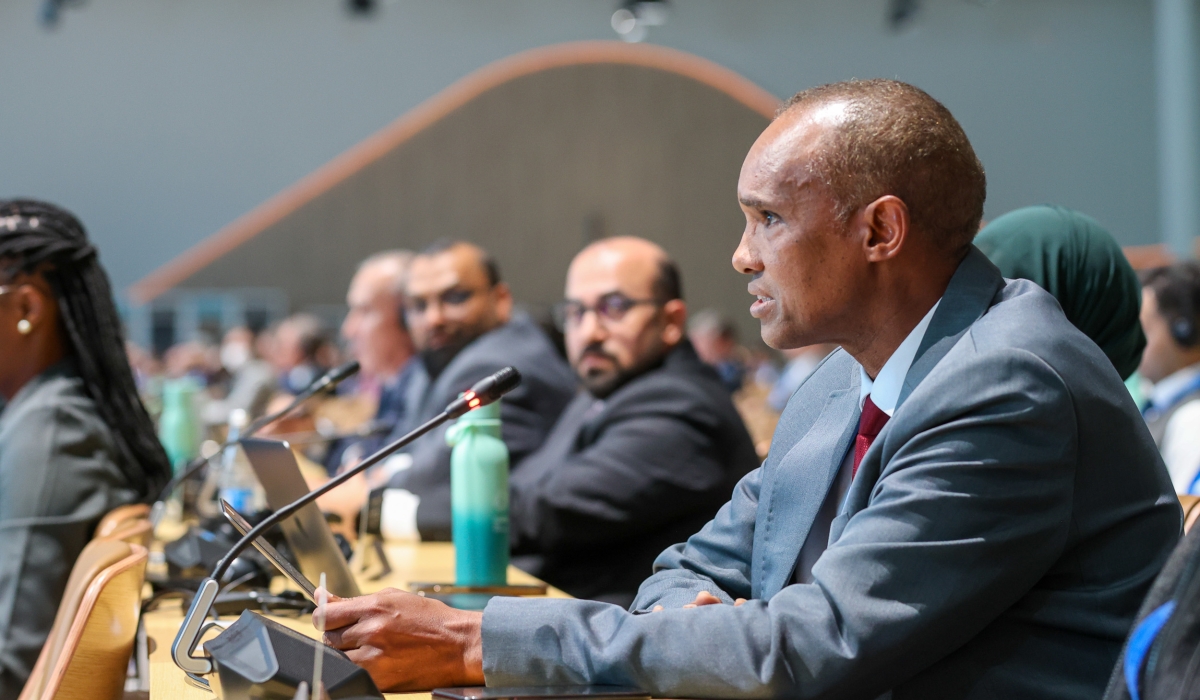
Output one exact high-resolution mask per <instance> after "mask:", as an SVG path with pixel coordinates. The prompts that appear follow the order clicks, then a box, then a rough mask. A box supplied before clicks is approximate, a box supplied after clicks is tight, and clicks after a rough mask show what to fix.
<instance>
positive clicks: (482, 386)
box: [171, 367, 521, 675]
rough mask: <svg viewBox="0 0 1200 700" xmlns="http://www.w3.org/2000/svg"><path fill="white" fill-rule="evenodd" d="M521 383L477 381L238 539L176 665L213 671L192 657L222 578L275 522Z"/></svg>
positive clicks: (195, 604) (193, 616)
mask: <svg viewBox="0 0 1200 700" xmlns="http://www.w3.org/2000/svg"><path fill="white" fill-rule="evenodd" d="M520 383H521V373H520V372H518V371H517V369H516V368H515V367H505V368H504V369H502V370H500V371H499V372H496V373H495V374H493V375H491V376H489V377H486V378H484V379H482V380H480V381H478V382H476V383H475V385H474V386H472V387H471V388H470V389H469V390H468V391H467V392H466V393H465V394H463V395H462V396H460V397H459V398H457V399H455V400H454V401H451V402H450V404H449V405H448V406H446V408H445V410H443V411H442V412H441V413H439V414H438V415H436V416H434V417H433V418H431V419H429V420H428V421H426V422H425V423H423V424H422V425H420V426H418V427H417V428H416V429H414V430H413V431H411V432H409V433H408V434H407V435H405V436H403V437H401V438H399V439H398V440H396V441H394V442H392V443H390V444H388V445H386V446H384V447H383V448H382V449H380V450H379V451H377V452H376V453H375V454H373V455H371V456H370V457H367V458H366V459H364V460H363V461H361V462H359V463H358V464H357V465H355V466H354V467H353V468H352V469H348V470H347V471H345V472H343V473H341V474H339V475H338V476H336V477H334V478H332V479H330V480H329V481H327V482H325V483H324V484H322V485H321V486H320V487H318V488H316V489H313V490H312V491H309V492H308V493H307V494H305V495H304V496H302V497H300V498H298V499H296V500H295V501H293V502H292V503H289V504H288V505H286V506H284V507H283V508H280V509H279V510H277V511H275V512H274V513H272V514H271V515H270V516H269V517H267V518H266V519H265V520H263V521H262V522H260V523H259V524H258V525H255V526H254V527H253V528H251V529H250V530H249V531H248V532H247V533H246V534H245V536H243V537H242V539H240V540H238V541H237V544H235V545H233V547H231V548H230V549H229V552H228V553H226V554H225V556H224V557H223V558H222V559H221V561H219V562H217V565H216V567H214V568H213V572H212V575H211V576H209V577H208V578H206V579H204V581H203V582H201V584H200V589H199V590H198V591H197V592H196V595H195V597H194V598H192V605H191V608H189V609H188V613H187V615H186V616H185V617H184V620H183V625H182V626H181V627H180V628H179V634H177V635H176V636H175V642H174V643H173V644H172V645H171V658H172V660H174V662H175V665H176V666H178V667H179V668H181V669H183V670H184V671H186V672H187V673H189V674H196V675H204V674H207V673H211V672H212V670H213V663H212V659H210V658H208V657H203V656H202V657H196V656H192V652H194V651H195V648H196V643H197V642H198V641H199V639H200V635H201V633H202V624H203V622H204V619H205V618H206V617H207V616H208V612H209V609H210V608H211V607H212V603H213V600H215V599H216V597H217V592H218V590H219V588H220V583H219V581H220V580H221V577H222V576H224V575H225V572H226V571H227V570H228V569H229V565H230V564H231V563H233V560H234V559H236V558H237V557H238V555H239V554H241V553H242V551H243V550H245V549H246V547H248V546H250V543H252V542H254V540H256V539H258V537H259V536H260V535H262V534H263V533H264V532H266V531H267V530H269V529H271V528H272V527H274V526H275V525H277V524H279V523H280V522H282V521H284V520H286V519H287V518H290V517H291V516H292V515H295V513H296V512H297V511H299V510H300V509H301V508H303V507H304V506H306V505H308V504H309V503H312V502H313V501H315V500H317V499H318V498H320V497H321V496H323V495H325V494H326V493H329V492H330V491H332V490H333V489H335V488H337V487H338V486H341V485H342V484H344V483H346V482H347V481H349V480H350V479H352V478H353V477H354V476H355V475H356V474H360V473H362V472H363V471H365V470H367V469H369V468H371V467H372V466H374V465H376V464H378V463H379V462H381V461H383V460H384V459H386V458H387V457H388V456H390V455H391V454H392V453H393V452H395V451H396V450H398V449H400V448H402V447H404V446H406V445H408V444H409V443H411V442H412V441H413V440H416V439H417V438H419V437H421V436H422V435H424V434H426V433H428V432H429V431H431V430H433V429H434V428H436V427H438V426H439V425H441V424H443V423H445V422H446V421H448V420H451V419H452V418H458V417H459V416H461V415H463V414H464V413H466V412H468V411H473V410H475V409H476V408H479V407H481V406H486V405H488V404H490V403H492V402H494V401H495V400H496V399H498V398H500V397H501V396H503V395H504V394H506V393H508V392H510V391H512V390H513V389H515V388H516V387H517V386H518V385H519V384H520Z"/></svg>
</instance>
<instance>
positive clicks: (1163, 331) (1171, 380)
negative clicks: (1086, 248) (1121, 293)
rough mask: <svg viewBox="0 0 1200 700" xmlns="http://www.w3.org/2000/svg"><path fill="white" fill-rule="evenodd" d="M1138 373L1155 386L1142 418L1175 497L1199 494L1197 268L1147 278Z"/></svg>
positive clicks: (1183, 266) (1186, 265)
mask: <svg viewBox="0 0 1200 700" xmlns="http://www.w3.org/2000/svg"><path fill="white" fill-rule="evenodd" d="M1142 282H1143V285H1144V288H1143V290H1142V327H1143V328H1145V330H1146V340H1147V343H1146V352H1145V354H1144V355H1143V356H1142V364H1141V367H1140V368H1139V371H1140V372H1141V374H1142V376H1143V377H1144V378H1145V379H1147V380H1149V381H1150V382H1153V383H1154V387H1153V389H1152V390H1151V391H1150V394H1149V396H1150V401H1149V403H1148V404H1147V406H1146V408H1145V410H1144V411H1143V414H1144V415H1145V417H1146V423H1147V425H1149V426H1150V433H1151V435H1153V436H1154V441H1155V442H1156V443H1158V447H1159V449H1160V450H1161V451H1162V455H1163V460H1164V461H1165V462H1166V463H1167V471H1169V472H1170V474H1171V482H1172V483H1173V484H1174V486H1175V491H1176V492H1178V493H1190V494H1200V330H1198V327H1200V263H1196V262H1194V261H1191V262H1182V263H1177V264H1175V265H1171V266H1169V267H1162V268H1157V269H1154V270H1150V271H1149V272H1147V273H1145V275H1144V276H1143V279H1142Z"/></svg>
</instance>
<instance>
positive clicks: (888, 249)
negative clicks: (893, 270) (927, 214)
mask: <svg viewBox="0 0 1200 700" xmlns="http://www.w3.org/2000/svg"><path fill="white" fill-rule="evenodd" d="M859 216H860V217H861V219H860V223H861V225H862V226H864V227H866V229H867V236H866V240H865V241H864V246H865V250H866V253H867V260H868V261H869V262H882V261H884V260H890V259H891V258H894V257H896V255H898V254H899V253H900V251H901V249H903V248H904V244H905V243H906V242H907V240H908V232H909V216H908V205H906V204H905V203H904V200H902V199H900V198H899V197H897V196H895V195H890V194H888V195H884V196H882V197H880V198H879V199H876V200H875V201H874V202H871V203H870V204H868V205H867V206H865V207H863V209H862V211H861V212H860V213H859Z"/></svg>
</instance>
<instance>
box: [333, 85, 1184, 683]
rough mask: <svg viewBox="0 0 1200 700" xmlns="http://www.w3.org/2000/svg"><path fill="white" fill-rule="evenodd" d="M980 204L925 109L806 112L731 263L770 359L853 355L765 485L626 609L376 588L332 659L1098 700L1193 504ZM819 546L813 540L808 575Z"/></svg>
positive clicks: (973, 168)
mask: <svg viewBox="0 0 1200 700" xmlns="http://www.w3.org/2000/svg"><path fill="white" fill-rule="evenodd" d="M984 191H985V185H984V173H983V168H982V166H981V165H980V163H979V161H978V160H977V158H976V157H975V154H974V151H973V149H972V148H971V144H970V143H969V142H968V140H967V138H966V135H965V134H964V133H963V131H962V129H961V127H960V126H959V125H958V123H957V122H956V121H955V119H954V117H953V116H952V115H951V114H950V113H949V112H948V111H947V110H946V108H945V107H943V106H942V105H941V104H939V103H938V102H937V101H935V100H934V99H933V98H931V97H930V96H929V95H927V94H925V93H924V92H922V91H920V90H918V89H917V88H914V87H912V86H910V85H905V84H903V83H899V82H896V81H890V80H871V81H852V82H847V83H837V84H833V85H827V86H822V87H817V88H813V89H811V90H807V91H805V92H802V93H800V94H799V95H797V96H796V97H794V98H793V99H792V100H791V101H790V102H789V103H788V104H787V105H786V106H785V109H784V110H783V111H782V113H781V114H780V115H779V117H778V118H777V119H776V120H775V121H774V122H773V123H772V124H771V125H770V126H768V127H767V129H766V131H765V132H764V133H763V134H762V136H760V137H759V139H758V141H757V142H756V143H755V144H754V146H753V147H752V148H751V150H750V153H749V155H748V156H747V157H746V161H745V164H744V165H743V166H742V172H741V176H740V179H739V182H738V198H739V200H740V201H741V205H742V209H743V211H744V213H745V216H746V228H745V231H744V232H743V234H742V240H741V244H740V245H739V246H738V248H737V251H736V252H735V253H734V266H735V267H736V268H737V269H738V270H739V271H741V272H743V273H745V274H747V275H749V276H751V278H752V279H751V281H750V283H749V285H748V290H749V292H750V293H751V294H753V295H756V297H757V299H756V300H755V301H754V303H753V304H752V305H751V307H750V311H751V314H752V315H754V316H755V317H756V318H758V319H759V321H760V324H761V329H762V335H763V339H764V340H765V341H766V342H767V343H768V344H770V345H772V346H774V347H777V348H792V347H801V346H804V345H812V344H815V343H836V344H838V345H840V346H841V348H842V349H841V350H838V351H836V352H834V353H833V354H832V355H830V356H829V358H828V359H826V360H825V361H824V362H823V363H822V364H821V366H820V367H819V368H817V369H816V370H815V371H814V372H813V374H812V375H811V376H810V377H809V378H808V379H807V380H806V381H805V382H804V383H803V384H802V385H801V386H800V388H799V389H798V390H797V392H796V393H795V395H794V396H793V397H792V399H791V401H790V402H789V403H788V405H787V408H786V409H785V410H784V412H783V416H782V418H781V419H780V423H779V428H778V430H777V431H776V433H775V439H774V441H773V443H772V445H771V451H770V455H769V456H768V457H767V459H766V461H765V462H764V464H763V466H762V467H761V468H759V469H757V470H755V471H754V472H751V473H750V474H749V475H747V476H746V477H745V478H744V479H743V480H742V481H741V482H740V483H739V484H738V486H737V487H736V488H735V489H734V492H733V498H732V500H731V501H730V502H729V503H727V504H726V505H725V506H723V507H722V508H721V510H720V512H718V513H717V516H716V517H715V518H714V519H713V520H712V521H711V522H709V523H708V524H707V525H705V526H704V528H703V529H701V530H700V532H699V533H698V534H695V535H693V536H692V537H691V538H690V539H689V540H688V541H687V542H685V543H682V544H679V545H676V546H674V547H672V548H670V549H668V550H667V551H665V552H664V553H663V554H662V555H661V556H660V557H659V559H658V561H657V562H655V568H656V573H655V574H654V575H653V576H651V577H650V578H649V579H647V580H646V582H645V583H643V584H642V587H641V590H640V591H639V593H638V598H637V599H636V600H635V601H634V604H633V612H627V611H625V610H622V609H621V608H619V607H617V606H614V605H606V604H604V603H598V602H593V601H580V600H550V599H543V600H519V599H511V598H493V599H492V600H491V601H490V602H489V603H488V606H487V608H486V610H485V611H484V612H483V613H477V612H469V611H461V610H453V609H450V608H448V607H445V606H443V605H441V604H440V603H436V602H434V601H431V600H426V599H423V598H420V597H418V596H414V595H411V594H407V593H401V592H398V591H384V592H381V593H377V594H375V595H371V596H364V597H362V598H356V599H353V600H345V601H335V602H333V603H331V604H330V605H329V606H328V608H327V614H328V617H327V627H328V629H330V630H331V631H329V632H326V639H327V640H328V642H329V643H330V644H333V645H334V646H337V647H338V648H341V649H345V650H347V652H348V653H349V655H350V658H351V659H353V660H354V661H355V662H357V663H359V664H361V665H363V666H364V667H365V668H366V669H367V670H368V671H370V672H371V674H372V676H373V677H374V678H375V679H376V681H377V682H378V683H379V684H380V686H381V687H385V688H417V687H436V686H445V685H477V684H480V683H482V682H484V681H485V680H486V682H487V683H488V684H489V685H496V686H518V685H547V684H561V683H621V684H632V685H637V686H640V687H642V688H644V689H646V690H648V691H650V692H652V693H653V694H654V695H656V696H660V697H725V698H765V697H793V698H812V697H821V698H873V697H877V696H879V695H880V694H882V693H887V692H889V691H890V697H891V698H893V700H904V699H908V698H939V699H941V700H944V699H946V698H1024V699H1028V698H1035V699H1036V698H1046V699H1049V698H1099V697H1101V695H1102V694H1103V693H1104V688H1105V685H1106V683H1107V681H1108V678H1109V675H1110V673H1111V671H1112V668H1113V665H1114V662H1115V661H1116V659H1117V656H1118V653H1119V652H1120V649H1121V645H1122V642H1123V640H1124V637H1125V634H1126V633H1127V632H1128V631H1129V627H1130V624H1131V622H1132V620H1133V618H1134V615H1135V614H1136V612H1137V610H1138V605H1139V603H1140V602H1141V600H1142V598H1143V596H1144V595H1145V593H1146V591H1147V589H1148V587H1149V585H1150V583H1151V581H1152V580H1153V579H1154V577H1155V575H1156V574H1157V572H1158V570H1159V568H1160V567H1161V566H1162V564H1163V562H1164V561H1165V560H1166V558H1167V556H1168V554H1169V553H1170V551H1171V548H1172V546H1173V545H1174V543H1175V541H1176V540H1177V539H1178V537H1179V531H1180V520H1181V513H1180V509H1179V504H1178V502H1177V501H1176V500H1175V496H1174V494H1173V493H1172V491H1171V484H1170V481H1169V480H1168V478H1167V473H1166V470H1165V468H1164V467H1163V464H1162V460H1161V459H1160V458H1159V457H1158V454H1157V451H1156V450H1155V448H1154V442H1153V440H1152V439H1151V437H1150V434H1149V431H1147V429H1146V426H1145V424H1144V423H1143V422H1142V420H1141V418H1140V416H1139V415H1138V411H1137V408H1136V407H1135V406H1134V405H1133V401H1132V399H1131V398H1130V396H1129V393H1128V392H1127V391H1126V390H1125V387H1124V386H1123V385H1122V383H1121V380H1120V378H1119V377H1118V376H1117V373H1116V371H1115V370H1114V369H1113V366H1112V363H1111V362H1109V360H1108V358H1107V357H1105V356H1104V354H1103V353H1102V352H1101V351H1100V349H1099V348H1098V347H1096V345H1095V344H1094V343H1093V342H1091V341H1090V340H1088V338H1087V337H1086V336H1084V335H1083V334H1082V333H1080V332H1079V331H1078V330H1077V329H1076V328H1075V327H1074V326H1072V325H1071V323H1070V322H1069V321H1068V320H1067V319H1066V317H1064V316H1063V313H1062V311H1061V310H1060V308H1059V306H1058V304H1057V303H1056V302H1055V301H1054V299H1053V297H1051V296H1050V295H1049V294H1047V293H1046V292H1045V291H1044V290H1042V289H1040V288H1039V287H1037V286H1036V285H1034V284H1033V283H1030V282H1027V281H1023V280H1017V281H1012V282H1006V281H1005V280H1004V278H1002V277H1001V276H1000V274H999V272H998V271H997V270H996V268H995V267H994V266H993V265H992V264H991V263H990V262H988V261H987V259H986V258H985V257H984V256H983V254H982V253H980V252H979V251H978V250H977V249H975V248H974V247H973V246H972V245H971V240H972V238H973V237H974V235H975V233H976V231H977V230H978V228H979V220H980V218H981V216H982V211H983V200H984ZM842 484H846V485H847V491H846V495H845V497H844V498H838V497H837V494H838V492H839V491H840V489H841V485H842ZM826 531H827V532H828V535H827V536H823V533H824V532H826ZM809 543H812V545H813V546H816V547H821V548H824V547H826V545H827V548H825V550H824V552H823V553H822V554H821V555H820V557H819V558H816V559H815V561H814V562H813V563H812V564H811V566H809V565H807V564H806V563H805V562H806V561H809V558H807V557H805V555H804V550H805V549H808V548H810V544H809ZM739 599H740V600H739ZM656 610H657V612H655V611H656ZM640 613H645V614H640Z"/></svg>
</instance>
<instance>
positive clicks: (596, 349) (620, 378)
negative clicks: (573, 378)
mask: <svg viewBox="0 0 1200 700" xmlns="http://www.w3.org/2000/svg"><path fill="white" fill-rule="evenodd" d="M666 354H667V351H666V349H664V348H661V347H659V348H655V350H654V351H653V352H650V353H647V355H646V356H645V357H643V358H642V359H640V360H638V361H637V362H635V363H634V364H633V365H631V366H628V367H626V366H623V365H621V363H620V361H619V360H617V358H616V357H614V356H612V355H610V354H609V353H607V352H605V351H604V348H603V347H601V345H600V344H599V343H593V344H592V345H589V346H587V347H586V348H584V349H583V352H581V353H580V354H579V359H580V360H581V361H582V360H583V358H585V357H587V356H589V355H590V356H592V357H598V358H602V359H604V360H607V361H608V363H609V367H608V368H605V369H592V370H589V371H587V372H583V373H579V381H580V382H581V383H582V384H583V388H585V389H587V391H588V393H589V394H591V395H592V396H594V397H596V398H597V399H607V398H608V397H609V396H611V395H612V394H613V392H615V391H616V390H617V389H620V388H621V387H623V386H625V384H627V383H629V381H630V380H632V379H635V378H637V377H640V376H641V375H643V374H645V373H646V372H648V371H650V370H652V369H654V368H656V367H658V366H659V365H661V364H662V362H663V359H664V358H665V357H666Z"/></svg>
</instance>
